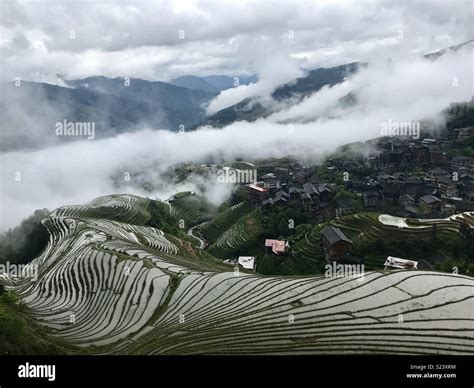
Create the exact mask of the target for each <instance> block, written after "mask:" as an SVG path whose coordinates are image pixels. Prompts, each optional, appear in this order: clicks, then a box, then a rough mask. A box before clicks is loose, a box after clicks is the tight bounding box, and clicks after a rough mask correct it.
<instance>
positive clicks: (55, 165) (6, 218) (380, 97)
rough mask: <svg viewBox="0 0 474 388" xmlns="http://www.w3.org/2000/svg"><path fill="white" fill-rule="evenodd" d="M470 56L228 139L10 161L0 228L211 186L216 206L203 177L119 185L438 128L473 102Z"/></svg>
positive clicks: (365, 87) (217, 192) (151, 136)
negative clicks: (112, 201)
mask: <svg viewBox="0 0 474 388" xmlns="http://www.w3.org/2000/svg"><path fill="white" fill-rule="evenodd" d="M471 55H472V51H470V50H463V51H459V52H457V53H455V54H447V55H445V56H443V57H441V58H440V59H439V60H437V61H429V60H425V59H416V60H411V61H406V62H404V61H401V62H396V61H390V62H379V63H375V64H372V65H370V66H368V67H367V68H365V69H363V70H361V71H360V72H359V73H358V74H357V75H356V76H354V77H353V78H351V79H350V80H349V81H348V85H344V84H341V85H336V86H334V87H332V88H323V89H322V90H320V91H319V92H317V93H315V94H314V95H312V96H310V97H308V98H306V99H304V100H302V101H301V102H300V103H299V104H297V105H294V106H285V107H284V108H283V109H282V107H281V106H280V105H278V107H277V108H278V109H280V110H279V111H278V112H277V113H274V114H273V115H271V116H270V117H268V118H266V119H260V120H257V121H255V122H252V123H248V122H235V123H233V124H232V125H229V126H227V127H225V128H223V129H221V130H220V129H219V130H217V129H214V128H201V129H199V130H198V131H194V132H186V133H172V132H168V131H163V130H159V131H156V130H151V129H148V130H143V131H140V132H137V133H128V134H123V135H120V136H117V137H115V138H109V139H97V140H93V141H77V142H74V143H69V144H62V145H57V146H54V147H51V148H47V149H42V150H36V151H31V152H27V151H21V152H9V153H3V154H1V155H0V165H1V166H2V169H1V182H2V189H1V201H0V206H1V208H0V209H1V214H0V219H1V222H2V224H1V225H0V228H1V229H2V230H4V229H6V228H8V227H11V226H14V225H16V224H17V223H18V222H19V221H20V220H21V219H22V218H24V217H26V216H27V215H29V214H31V213H32V212H33V210H35V209H38V208H44V207H47V208H49V209H54V208H56V207H58V206H62V205H67V204H81V203H86V202H87V201H89V200H91V199H93V198H95V197H97V196H99V195H105V194H111V193H117V192H128V193H135V194H139V195H148V196H151V197H155V196H156V197H159V198H161V199H165V198H167V197H168V196H169V195H171V194H173V193H174V192H175V191H179V190H184V189H191V190H198V189H199V187H202V186H203V185H204V186H205V187H206V188H207V192H208V193H209V195H210V196H211V197H213V199H214V200H216V201H219V200H222V199H224V198H225V196H226V195H228V194H229V192H230V189H229V187H224V186H226V185H221V186H219V184H218V183H216V182H215V181H213V180H207V179H206V178H205V177H204V178H203V179H202V180H200V179H195V180H194V181H191V182H184V183H180V184H179V187H174V186H172V185H169V186H164V187H161V188H160V189H157V190H155V191H153V192H152V193H148V192H145V191H144V190H141V189H139V188H138V186H139V185H135V184H134V182H133V181H132V182H125V181H124V182H123V183H120V182H119V184H118V185H117V181H116V180H114V179H113V177H117V176H122V175H123V174H124V173H125V172H127V171H128V170H129V169H131V168H132V167H133V169H134V170H136V171H140V172H141V175H142V178H141V179H143V180H144V181H146V180H149V181H152V182H155V183H156V182H159V181H160V179H162V178H161V177H162V174H163V173H164V172H165V171H166V170H167V168H168V167H170V166H172V165H174V164H176V163H180V162H183V161H193V162H196V163H200V162H206V161H207V160H209V159H210V158H211V157H212V158H213V159H214V160H225V161H231V160H233V159H235V158H239V157H241V158H244V159H250V160H255V159H260V158H268V157H281V156H284V155H288V154H297V155H300V156H301V157H305V158H308V159H311V160H319V159H321V158H322V157H324V155H327V153H329V152H331V151H333V150H334V149H335V148H337V147H338V146H340V145H342V144H346V143H349V142H354V141H363V140H367V139H371V138H374V137H378V136H380V131H381V125H382V123H383V122H386V121H388V120H392V121H397V120H398V121H408V120H422V119H426V118H433V117H436V116H437V115H438V114H439V112H440V111H442V110H443V109H444V108H446V107H447V106H448V105H449V103H450V102H454V101H463V100H470V99H471V97H472V69H471ZM349 92H353V93H354V95H355V96H356V104H355V105H349V106H341V105H340V103H339V99H340V97H341V96H344V95H346V94H347V93H349ZM130 166H131V167H130ZM18 177H20V179H15V178H18ZM131 179H133V175H132V177H131Z"/></svg>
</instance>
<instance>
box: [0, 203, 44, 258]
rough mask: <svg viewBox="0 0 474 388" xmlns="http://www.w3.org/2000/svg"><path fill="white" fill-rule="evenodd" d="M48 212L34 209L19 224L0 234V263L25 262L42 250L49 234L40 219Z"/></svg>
mask: <svg viewBox="0 0 474 388" xmlns="http://www.w3.org/2000/svg"><path fill="white" fill-rule="evenodd" d="M48 214H49V210H47V209H39V210H36V211H35V212H34V213H33V214H32V215H31V216H29V217H28V218H25V219H24V220H23V221H22V222H21V223H20V225H18V226H16V227H15V228H13V229H9V230H8V231H7V232H5V233H2V234H0V263H5V262H7V261H8V262H10V263H16V264H25V263H28V262H30V261H31V260H32V259H34V258H35V257H36V256H38V255H39V254H40V253H41V252H42V251H43V249H44V248H45V247H46V244H47V243H48V239H49V234H48V231H47V230H46V228H45V227H44V226H43V225H42V224H41V220H42V219H43V218H44V217H46V216H47V215H48Z"/></svg>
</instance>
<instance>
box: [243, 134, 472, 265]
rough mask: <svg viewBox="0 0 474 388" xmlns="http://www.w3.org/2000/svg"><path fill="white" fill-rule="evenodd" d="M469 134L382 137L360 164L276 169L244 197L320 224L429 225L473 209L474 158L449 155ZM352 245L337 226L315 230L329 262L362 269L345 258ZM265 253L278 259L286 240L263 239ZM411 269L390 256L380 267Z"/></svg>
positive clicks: (340, 161) (347, 161) (339, 161)
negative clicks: (376, 220)
mask: <svg viewBox="0 0 474 388" xmlns="http://www.w3.org/2000/svg"><path fill="white" fill-rule="evenodd" d="M472 131H473V128H472V127H467V128H455V129H453V130H450V131H441V132H438V133H437V136H436V137H434V136H433V137H429V138H428V137H425V138H420V139H413V138H407V137H397V138H394V137H384V138H380V139H378V140H377V142H376V148H375V150H374V152H373V153H372V154H371V155H370V156H368V157H366V158H364V157H360V158H359V159H358V160H355V159H354V157H353V156H352V157H351V158H344V157H338V158H329V159H328V160H327V161H326V162H325V163H324V164H323V165H320V166H316V165H308V164H305V163H303V162H294V163H292V164H291V165H289V166H286V167H279V166H276V167H275V168H274V169H273V171H271V172H266V173H265V174H263V175H260V176H259V177H258V181H256V182H253V183H250V184H248V185H246V189H247V198H248V201H249V202H250V203H252V204H253V206H254V207H255V208H259V209H262V210H263V211H265V210H266V209H271V208H285V207H292V208H300V209H302V210H303V211H304V212H305V213H307V214H309V215H310V216H311V218H312V219H314V220H315V221H316V222H322V223H329V222H330V221H331V220H338V219H340V218H341V217H344V216H345V215H350V214H356V213H359V212H378V213H383V214H387V215H391V216H393V218H394V219H397V217H400V218H399V220H402V219H403V218H402V217H408V218H416V219H427V220H429V219H445V218H448V217H450V216H452V215H454V214H458V213H462V212H469V211H474V159H473V158H472V157H470V156H451V152H450V150H451V149H452V148H453V144H456V143H457V142H462V141H463V140H465V139H468V138H469V136H470V134H471V133H472ZM388 217H390V216H388ZM400 222H401V221H400ZM400 227H403V225H400ZM268 237H272V236H268ZM352 245H353V242H352V241H351V240H350V238H348V237H347V236H346V235H345V234H344V233H343V232H342V231H341V230H340V229H339V228H337V227H334V226H331V225H328V226H326V227H325V228H324V229H323V230H322V231H321V237H320V246H321V248H322V249H323V250H324V252H325V256H326V260H327V261H328V263H331V262H333V261H338V262H341V263H348V264H361V263H362V262H363V259H362V258H361V257H357V256H354V255H352V254H351V251H352ZM265 249H267V251H269V253H270V254H272V255H274V256H281V255H284V254H285V252H286V251H287V250H288V249H289V245H288V241H285V240H281V241H279V240H274V239H272V238H267V239H266V241H265ZM242 261H243V262H245V265H244V267H245V268H247V269H252V268H253V263H252V264H250V263H251V262H252V260H250V257H245V258H244V259H242ZM417 266H418V262H417V261H414V260H407V259H404V258H398V257H392V256H387V259H386V262H385V267H386V268H387V267H390V268H404V269H416V268H417ZM421 267H422V268H423V267H424V266H423V265H421ZM429 267H430V266H429V264H428V269H432V268H429Z"/></svg>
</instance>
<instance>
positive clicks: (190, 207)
mask: <svg viewBox="0 0 474 388" xmlns="http://www.w3.org/2000/svg"><path fill="white" fill-rule="evenodd" d="M169 202H170V206H171V207H170V209H171V214H172V215H173V216H174V217H176V218H177V219H179V220H182V221H184V224H185V227H186V228H188V227H191V226H194V225H198V224H200V223H202V222H204V221H208V220H210V219H211V218H212V215H213V214H214V213H216V211H217V209H216V207H215V206H214V205H212V204H211V203H209V202H208V201H207V200H206V199H205V198H204V197H200V196H199V195H196V194H194V193H189V192H185V193H180V194H178V195H176V196H175V197H174V198H172V199H171V200H170V201H169Z"/></svg>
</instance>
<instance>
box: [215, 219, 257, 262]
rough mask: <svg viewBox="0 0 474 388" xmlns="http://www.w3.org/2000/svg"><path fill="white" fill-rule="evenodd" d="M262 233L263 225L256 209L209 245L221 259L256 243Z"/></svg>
mask: <svg viewBox="0 0 474 388" xmlns="http://www.w3.org/2000/svg"><path fill="white" fill-rule="evenodd" d="M261 233H262V227H261V226H260V223H259V222H258V218H257V216H256V211H255V210H254V211H252V212H251V213H249V214H247V215H246V216H244V217H242V218H240V219H239V220H238V221H237V222H236V223H235V224H233V225H232V226H231V227H230V228H229V229H227V230H225V231H224V233H222V235H221V236H220V237H219V238H218V239H217V241H216V242H215V243H214V244H212V245H211V246H210V247H209V253H211V254H212V255H214V256H216V257H218V258H221V259H226V258H230V257H231V256H232V255H233V254H235V253H236V252H239V251H240V250H242V249H245V248H246V247H247V246H249V245H250V244H252V243H254V242H255V239H256V238H257V237H258V236H259V235H260V234H261Z"/></svg>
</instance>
